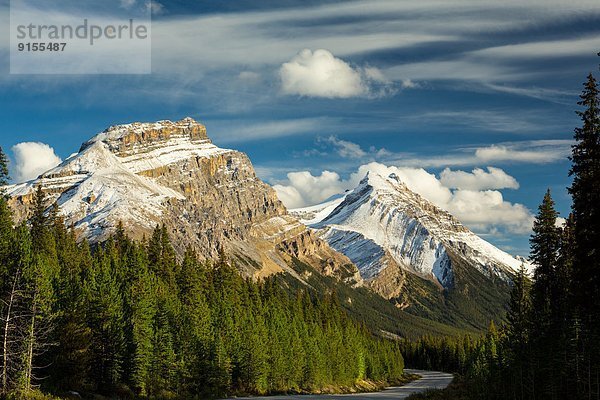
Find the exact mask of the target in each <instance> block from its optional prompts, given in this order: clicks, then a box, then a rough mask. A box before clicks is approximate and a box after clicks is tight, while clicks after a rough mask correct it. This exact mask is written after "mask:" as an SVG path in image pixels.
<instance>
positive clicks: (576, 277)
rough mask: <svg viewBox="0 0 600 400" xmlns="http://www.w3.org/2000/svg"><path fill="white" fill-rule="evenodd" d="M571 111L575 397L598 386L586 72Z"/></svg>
mask: <svg viewBox="0 0 600 400" xmlns="http://www.w3.org/2000/svg"><path fill="white" fill-rule="evenodd" d="M580 98H581V100H580V101H579V102H578V104H579V105H580V106H582V107H583V111H577V115H579V117H580V118H581V120H582V125H581V127H578V128H576V129H575V135H574V137H575V144H574V145H573V147H572V155H571V161H572V167H571V170H570V175H571V176H572V177H573V183H572V185H571V187H570V188H569V192H570V193H571V196H572V198H573V206H572V210H573V221H574V239H575V251H574V257H573V285H572V286H573V289H572V292H573V295H574V303H575V308H576V311H577V312H578V320H577V322H579V320H580V321H581V343H582V346H583V348H582V349H581V351H580V352H578V354H577V356H576V357H577V359H579V357H580V356H581V357H582V358H583V364H585V371H584V372H582V374H581V375H582V376H586V378H584V380H583V381H582V382H580V385H579V387H580V392H579V393H580V395H581V396H584V397H586V398H587V397H588V396H592V394H593V393H596V394H597V393H598V392H600V390H599V389H598V387H600V344H599V340H600V318H599V317H600V311H599V310H600V184H599V182H600V99H599V89H598V84H597V82H596V79H595V78H594V76H593V75H592V74H590V75H589V76H588V79H587V81H586V82H585V84H584V89H583V92H582V94H581V96H580Z"/></svg>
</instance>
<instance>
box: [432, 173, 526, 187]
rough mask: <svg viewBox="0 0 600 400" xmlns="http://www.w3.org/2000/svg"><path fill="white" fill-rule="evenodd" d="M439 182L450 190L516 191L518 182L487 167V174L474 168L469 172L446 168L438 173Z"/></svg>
mask: <svg viewBox="0 0 600 400" xmlns="http://www.w3.org/2000/svg"><path fill="white" fill-rule="evenodd" d="M440 182H441V183H442V184H443V185H444V186H446V187H448V188H450V189H465V190H485V189H518V188H519V182H517V180H516V179H515V178H513V177H512V176H510V175H508V174H507V173H506V172H504V171H503V170H502V169H500V168H494V167H488V168H487V172H486V171H484V170H483V169H481V168H475V169H473V171H471V172H466V171H460V170H457V171H453V170H451V169H450V168H446V169H445V170H443V171H442V172H441V173H440Z"/></svg>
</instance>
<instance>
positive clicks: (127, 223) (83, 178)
mask: <svg viewBox="0 0 600 400" xmlns="http://www.w3.org/2000/svg"><path fill="white" fill-rule="evenodd" d="M40 185H41V187H42V188H43V190H44V192H46V194H47V195H48V197H49V204H50V202H56V203H57V204H58V205H59V207H60V212H61V214H62V215H63V216H64V218H65V222H66V223H67V224H68V225H70V226H73V227H74V228H75V230H76V232H77V234H78V235H79V236H80V237H82V238H86V239H88V240H89V241H90V242H92V243H93V242H101V241H103V240H105V239H106V238H107V237H108V236H109V235H110V234H112V233H113V232H114V231H115V230H116V227H117V226H118V224H119V223H122V224H123V226H124V228H125V230H126V232H127V233H128V234H129V235H130V236H132V237H133V238H135V239H142V238H144V237H146V238H148V237H150V235H152V232H153V230H154V228H155V227H156V226H157V225H158V224H162V223H164V224H165V226H166V227H167V229H168V231H169V233H170V235H171V237H172V239H173V243H174V244H175V246H176V250H177V251H178V252H179V253H180V254H182V253H183V252H184V251H185V249H186V248H187V247H191V248H194V249H195V250H196V251H197V252H198V254H199V255H200V256H201V257H204V258H213V259H214V258H216V257H218V254H219V251H220V250H221V249H223V250H225V252H226V253H227V254H228V255H229V256H230V257H231V258H233V259H234V260H236V262H237V264H238V266H239V267H240V269H241V271H242V273H243V274H244V275H245V276H252V277H260V276H267V275H271V274H273V273H277V272H282V271H286V272H287V273H289V274H291V275H293V276H295V277H296V278H297V279H299V280H303V277H301V276H300V275H298V274H297V273H296V272H295V271H294V270H293V269H292V268H290V264H291V261H292V259H294V258H297V259H299V260H301V261H302V262H304V263H306V264H308V265H311V266H312V267H314V268H315V269H317V270H318V271H319V272H321V273H322V274H325V275H331V276H334V277H336V278H338V279H342V280H344V281H346V282H348V283H350V284H352V285H355V286H356V285H360V284H361V282H362V279H361V278H360V275H359V274H358V271H357V269H356V267H355V266H354V265H353V264H352V262H351V261H350V260H349V259H348V258H347V257H346V256H344V255H342V254H340V253H338V252H337V251H335V250H333V249H332V248H331V247H330V246H329V245H328V244H327V243H326V242H325V241H323V240H321V239H320V238H318V237H316V235H315V234H314V233H313V232H312V231H311V230H308V229H307V228H306V227H305V226H304V225H303V224H301V223H300V222H299V221H298V220H297V218H295V217H293V216H291V215H290V214H289V213H288V212H287V210H286V208H285V207H284V206H283V204H282V203H281V202H280V201H279V199H278V198H277V196H276V194H275V192H274V190H273V189H272V188H271V187H270V186H268V185H267V184H265V183H264V182H262V181H261V180H260V179H259V178H258V177H257V176H256V174H255V172H254V169H253V167H252V164H251V162H250V160H249V159H248V157H247V156H246V155H245V154H243V153H240V152H238V151H235V150H229V149H223V148H220V147H217V146H215V145H214V144H213V143H212V142H211V140H210V139H209V137H208V136H207V133H206V128H205V127H204V126H203V125H202V124H200V123H198V122H196V121H194V120H193V119H191V118H185V119H183V120H181V121H177V122H171V121H159V122H155V123H131V124H125V125H117V126H112V127H110V128H108V129H106V130H105V131H104V132H101V133H99V134H97V135H95V136H94V137H93V138H91V139H90V140H88V141H87V142H85V143H84V144H83V145H82V146H81V149H80V150H79V152H78V153H76V154H74V155H72V156H71V157H69V158H68V159H67V160H65V161H64V162H63V163H61V164H60V165H59V166H57V167H56V168H53V169H51V170H50V171H47V172H45V173H44V174H42V175H41V176H40V177H38V178H37V179H34V180H32V181H30V182H26V183H22V184H17V185H12V186H10V187H7V188H6V191H7V193H8V195H9V196H10V197H11V199H10V204H11V206H12V209H13V210H14V212H15V215H16V218H17V220H18V221H22V220H24V219H26V218H27V217H28V215H29V213H30V209H31V205H32V200H33V196H34V192H35V189H36V188H37V187H38V186H40Z"/></svg>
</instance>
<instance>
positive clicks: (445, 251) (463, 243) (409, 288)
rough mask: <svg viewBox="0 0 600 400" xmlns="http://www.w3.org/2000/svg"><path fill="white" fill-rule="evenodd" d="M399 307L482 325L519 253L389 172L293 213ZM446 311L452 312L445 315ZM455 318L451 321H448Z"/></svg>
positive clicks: (500, 299) (499, 305)
mask: <svg viewBox="0 0 600 400" xmlns="http://www.w3.org/2000/svg"><path fill="white" fill-rule="evenodd" d="M291 212H292V214H294V215H296V216H297V217H299V218H300V219H301V221H303V222H304V223H305V224H307V225H309V226H311V227H312V228H313V229H315V232H317V234H318V235H319V237H321V238H323V239H324V240H326V241H327V242H328V243H329V244H330V245H331V247H333V248H334V249H336V250H338V251H340V252H342V253H343V254H345V255H346V256H348V258H350V260H352V261H353V262H354V263H355V264H356V265H357V266H358V268H359V270H360V273H361V276H362V277H363V279H364V280H365V282H366V284H367V285H368V286H369V287H371V288H372V289H373V290H375V291H376V292H377V293H379V294H380V295H382V296H383V297H385V298H387V299H390V300H392V301H393V302H395V303H396V304H397V306H398V307H400V308H403V309H404V308H405V309H407V310H409V311H410V310H412V312H414V313H416V314H418V315H425V316H429V317H432V318H434V319H439V320H441V321H445V322H448V321H449V320H451V319H454V320H456V319H457V318H462V321H461V322H460V323H459V325H461V324H462V325H464V326H469V327H479V328H481V327H484V325H485V324H487V323H489V319H491V318H493V317H497V316H499V315H501V314H502V313H503V311H504V305H505V304H506V299H507V294H508V287H509V286H510V282H511V278H512V276H514V274H515V272H516V270H517V269H518V268H519V267H520V265H521V264H522V263H526V261H525V260H523V259H518V258H515V257H513V256H511V255H509V254H507V253H505V252H503V251H502V250H500V249H498V248H496V247H494V246H493V245H492V244H490V243H488V242H486V241H485V240H483V239H482V238H480V237H479V236H477V235H475V234H474V233H473V232H471V231H470V230H469V229H467V228H466V227H465V226H464V225H462V224H461V223H460V222H459V221H458V220H457V219H456V218H454V217H453V216H452V215H451V214H449V213H448V212H446V211H444V210H442V209H440V208H439V207H437V206H435V205H433V204H432V203H431V202H429V201H427V200H426V199H424V198H423V197H421V196H420V195H418V194H417V193H414V192H412V191H411V190H410V189H409V188H408V187H407V186H406V184H404V183H403V182H402V181H401V180H400V179H399V178H398V177H397V176H396V175H395V174H391V175H390V176H385V177H384V176H381V175H378V174H376V173H368V174H367V176H366V177H365V178H364V179H363V180H362V181H361V182H360V184H359V185H358V186H357V187H356V188H355V189H354V190H352V191H351V192H349V193H347V194H346V195H345V196H343V197H341V198H338V199H334V200H331V201H329V202H327V203H324V204H321V205H317V206H312V207H307V208H302V209H296V210H292V211H291ZM445 314H451V315H445ZM454 322H456V321H454Z"/></svg>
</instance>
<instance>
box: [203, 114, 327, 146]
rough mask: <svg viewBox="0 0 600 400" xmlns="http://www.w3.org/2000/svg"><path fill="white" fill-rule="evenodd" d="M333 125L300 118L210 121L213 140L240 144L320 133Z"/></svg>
mask: <svg viewBox="0 0 600 400" xmlns="http://www.w3.org/2000/svg"><path fill="white" fill-rule="evenodd" d="M331 123H332V120H331V119H328V118H298V119H284V120H274V121H271V122H256V121H249V120H226V121H222V120H213V121H208V122H207V125H208V126H209V129H210V132H211V138H213V139H214V140H215V141H216V142H217V143H239V142H248V141H253V140H261V139H269V138H280V137H286V136H292V135H297V134H301V133H310V132H318V131H320V130H322V129H323V127H326V126H329V125H330V124H331Z"/></svg>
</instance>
